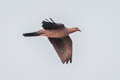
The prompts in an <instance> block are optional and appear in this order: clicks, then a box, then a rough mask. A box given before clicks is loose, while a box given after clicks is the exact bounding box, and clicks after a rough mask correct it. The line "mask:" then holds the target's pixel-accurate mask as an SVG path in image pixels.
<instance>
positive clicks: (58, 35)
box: [45, 31, 67, 38]
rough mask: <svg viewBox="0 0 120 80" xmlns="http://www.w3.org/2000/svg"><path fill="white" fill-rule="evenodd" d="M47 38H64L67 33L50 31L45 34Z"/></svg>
mask: <svg viewBox="0 0 120 80" xmlns="http://www.w3.org/2000/svg"><path fill="white" fill-rule="evenodd" d="M45 36H47V37H50V38H63V37H65V36H67V34H66V33H65V32H62V31H61V32H59V31H54V32H53V31H48V32H46V33H45Z"/></svg>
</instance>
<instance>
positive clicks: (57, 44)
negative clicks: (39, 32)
mask: <svg viewBox="0 0 120 80" xmlns="http://www.w3.org/2000/svg"><path fill="white" fill-rule="evenodd" d="M48 39H49V41H50V42H51V43H52V45H53V46H54V48H55V50H56V52H57V54H58V56H59V57H60V59H61V61H62V63H63V64H64V63H65V62H66V63H68V62H69V61H70V63H71V62H72V40H71V38H70V37H69V36H67V37H64V38H61V39H59V38H48Z"/></svg>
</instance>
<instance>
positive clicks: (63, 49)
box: [23, 18, 81, 64]
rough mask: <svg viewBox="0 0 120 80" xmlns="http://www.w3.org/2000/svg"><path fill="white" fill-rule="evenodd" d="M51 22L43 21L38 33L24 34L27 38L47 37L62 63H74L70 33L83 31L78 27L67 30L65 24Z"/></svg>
mask: <svg viewBox="0 0 120 80" xmlns="http://www.w3.org/2000/svg"><path fill="white" fill-rule="evenodd" d="M50 20H51V21H49V20H48V19H45V20H43V21H42V27H43V28H44V29H41V30H39V31H36V32H31V33H24V34H23V36H25V37H32V36H46V37H48V40H49V41H50V42H51V44H52V45H53V47H54V48H55V50H56V52H57V54H58V56H59V58H60V60H61V62H62V63H63V64H64V63H65V62H66V64H68V62H69V61H70V63H72V40H71V38H70V37H69V34H70V33H73V32H76V31H81V30H80V29H79V28H77V27H73V28H66V27H65V26H64V24H61V23H55V22H54V21H53V20H52V19H51V18H50Z"/></svg>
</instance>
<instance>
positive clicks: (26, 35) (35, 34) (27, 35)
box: [23, 32, 40, 37]
mask: <svg viewBox="0 0 120 80" xmlns="http://www.w3.org/2000/svg"><path fill="white" fill-rule="evenodd" d="M39 35H40V34H39V33H37V32H32V33H24V34H23V36H25V37H32V36H39Z"/></svg>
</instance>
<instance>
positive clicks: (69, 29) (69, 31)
mask: <svg viewBox="0 0 120 80" xmlns="http://www.w3.org/2000/svg"><path fill="white" fill-rule="evenodd" d="M67 31H68V34H70V33H73V32H76V30H74V29H73V28H67Z"/></svg>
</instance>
